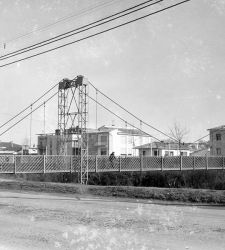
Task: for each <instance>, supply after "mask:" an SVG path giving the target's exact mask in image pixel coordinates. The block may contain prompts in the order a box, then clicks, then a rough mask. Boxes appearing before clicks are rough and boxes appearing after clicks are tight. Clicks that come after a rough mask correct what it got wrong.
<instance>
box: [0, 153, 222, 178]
mask: <svg viewBox="0 0 225 250" xmlns="http://www.w3.org/2000/svg"><path fill="white" fill-rule="evenodd" d="M87 160H88V172H89V173H94V172H115V171H117V172H130V171H168V170H180V171H184V170H199V169H204V170H209V169H220V170H224V169H225V157H222V156H221V157H215V156H210V157H200V156H171V157H116V158H115V159H113V160H111V161H110V159H109V157H108V156H88V159H87ZM60 172H70V173H73V172H80V159H79V157H77V156H52V155H47V156H46V155H35V156H33V155H19V156H18V155H16V156H15V155H1V156H0V173H14V174H15V173H60Z"/></svg>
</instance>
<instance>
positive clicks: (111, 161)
mask: <svg viewBox="0 0 225 250" xmlns="http://www.w3.org/2000/svg"><path fill="white" fill-rule="evenodd" d="M115 160H116V157H115V152H112V153H111V154H110V156H109V162H110V166H111V167H112V168H113V167H114V162H115Z"/></svg>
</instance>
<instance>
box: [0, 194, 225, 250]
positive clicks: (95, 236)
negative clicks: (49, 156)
mask: <svg viewBox="0 0 225 250" xmlns="http://www.w3.org/2000/svg"><path fill="white" fill-rule="evenodd" d="M224 215H225V208H224V207H221V206H220V207H216V206H215V207H209V206H199V207H197V206H192V205H189V206H183V205H168V204H166V205H165V204H163V203H162V204H156V203H154V201H151V200H146V201H144V202H143V201H141V200H139V201H137V200H133V201H132V200H124V199H113V198H112V199H103V198H97V197H87V196H86V197H85V196H77V195H76V196H75V195H62V194H55V195H54V194H44V193H42V194H37V193H31V192H15V191H13V192H11V191H3V190H2V191H0V225H1V227H0V250H22V249H23V250H24V249H25V250H26V249H32V250H33V249H34V250H35V249H39V250H40V249H43V250H45V249H79V250H81V249H84V250H86V249H107V250H110V249H129V250H130V249H138V250H139V249H140V250H144V249H145V250H148V249H150V250H151V249H152V250H153V249H155V250H156V249H164V250H176V249H177V250H178V249H179V250H181V249H196V250H201V249H202V250H203V249H204V250H207V249H210V250H211V249H215V250H220V249H221V250H224V249H225V239H224V236H225V216H224Z"/></svg>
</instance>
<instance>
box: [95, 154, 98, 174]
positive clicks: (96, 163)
mask: <svg viewBox="0 0 225 250" xmlns="http://www.w3.org/2000/svg"><path fill="white" fill-rule="evenodd" d="M97 172H98V156H97V155H96V156H95V173H97Z"/></svg>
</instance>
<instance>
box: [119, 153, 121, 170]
mask: <svg viewBox="0 0 225 250" xmlns="http://www.w3.org/2000/svg"><path fill="white" fill-rule="evenodd" d="M119 172H121V157H120V156H119Z"/></svg>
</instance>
